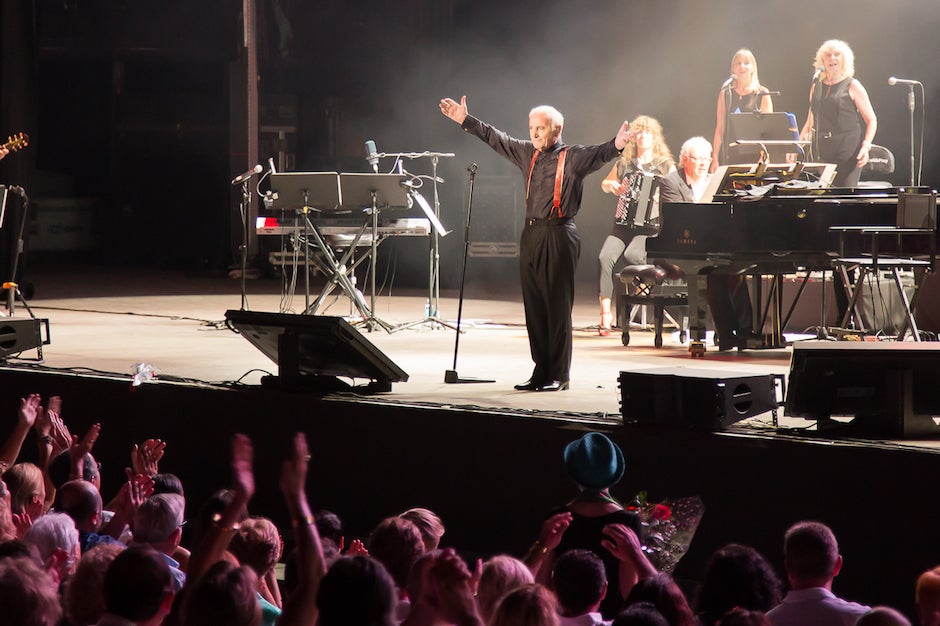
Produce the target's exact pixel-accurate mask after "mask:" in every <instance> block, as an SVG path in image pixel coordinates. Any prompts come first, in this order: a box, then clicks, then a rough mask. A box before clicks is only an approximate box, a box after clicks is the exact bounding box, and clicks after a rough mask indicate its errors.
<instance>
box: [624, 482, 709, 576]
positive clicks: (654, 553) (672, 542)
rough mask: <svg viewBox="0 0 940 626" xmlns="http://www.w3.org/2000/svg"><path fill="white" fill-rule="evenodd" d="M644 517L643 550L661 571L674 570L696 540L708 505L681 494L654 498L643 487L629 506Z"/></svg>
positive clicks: (630, 509)
mask: <svg viewBox="0 0 940 626" xmlns="http://www.w3.org/2000/svg"><path fill="white" fill-rule="evenodd" d="M627 510H628V511H633V512H634V513H636V514H637V515H638V516H639V517H640V522H641V523H642V524H643V536H642V537H641V538H640V540H641V541H642V542H643V552H644V553H645V554H646V556H647V558H648V559H649V560H650V562H651V563H652V564H653V565H654V566H655V567H656V569H658V570H659V571H661V572H667V573H669V574H671V573H672V572H673V570H674V569H675V568H676V564H677V563H678V562H679V559H681V558H682V555H684V554H685V553H686V552H687V551H688V549H689V544H691V543H692V537H693V536H694V535H695V531H696V529H697V528H698V524H699V522H700V521H701V520H702V515H703V514H704V512H705V506H704V505H703V504H702V500H701V498H699V497H698V496H693V497H690V498H678V499H674V500H663V501H662V502H659V503H653V502H650V501H649V500H648V499H647V497H646V492H645V491H641V492H640V493H638V494H637V495H636V497H635V498H634V499H633V503H632V504H631V505H630V506H628V507H627Z"/></svg>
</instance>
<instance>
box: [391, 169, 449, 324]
mask: <svg viewBox="0 0 940 626" xmlns="http://www.w3.org/2000/svg"><path fill="white" fill-rule="evenodd" d="M375 156H376V157H377V158H387V157H395V158H397V159H420V158H424V157H430V159H431V181H432V183H433V184H434V215H435V216H436V217H437V219H438V220H440V218H441V201H440V196H439V193H438V186H437V184H438V181H440V178H438V176H437V166H438V163H439V162H440V159H441V157H453V156H455V154H454V153H453V152H430V151H427V150H425V151H424V152H379V153H376V155H375ZM432 231H433V232H431V234H430V241H429V244H428V246H429V247H428V306H427V311H425V317H424V319H422V320H421V321H420V322H411V323H408V324H404V325H401V326H399V327H397V328H396V330H401V329H404V328H411V327H414V326H418V325H421V324H428V325H430V327H431V328H432V329H438V328H453V329H454V330H457V328H455V327H454V326H452V325H451V324H448V323H447V322H445V321H444V320H443V319H441V318H440V316H439V315H438V307H439V305H440V298H441V276H440V273H441V253H440V235H438V233H437V231H436V230H434V229H433V228H432Z"/></svg>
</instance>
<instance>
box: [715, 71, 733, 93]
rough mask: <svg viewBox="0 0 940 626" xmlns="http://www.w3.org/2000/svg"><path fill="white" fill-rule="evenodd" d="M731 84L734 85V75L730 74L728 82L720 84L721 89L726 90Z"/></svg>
mask: <svg viewBox="0 0 940 626" xmlns="http://www.w3.org/2000/svg"><path fill="white" fill-rule="evenodd" d="M733 84H734V74H732V75H731V76H729V77H728V80H726V81H725V82H724V83H722V85H721V89H727V88H728V87H730V86H731V85H733ZM721 89H719V91H721Z"/></svg>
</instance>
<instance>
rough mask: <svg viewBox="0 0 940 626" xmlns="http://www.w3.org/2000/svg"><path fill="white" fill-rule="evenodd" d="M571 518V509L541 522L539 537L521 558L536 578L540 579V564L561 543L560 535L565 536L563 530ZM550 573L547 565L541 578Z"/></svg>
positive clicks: (569, 523)
mask: <svg viewBox="0 0 940 626" xmlns="http://www.w3.org/2000/svg"><path fill="white" fill-rule="evenodd" d="M571 519H572V516H571V511H562V512H561V513H556V514H555V515H552V516H551V517H549V518H548V519H546V520H545V521H544V522H542V530H541V532H539V538H538V539H536V540H535V543H533V544H532V547H531V548H529V552H528V554H526V556H525V558H524V559H523V562H524V563H525V564H526V565H528V566H529V570H530V571H531V572H532V575H533V576H535V577H536V580H539V579H540V577H539V572H540V571H542V566H543V564H544V563H545V561H546V560H551V559H549V553H552V552H553V551H554V550H555V548H557V547H558V545H559V544H560V543H561V539H562V537H564V536H565V531H566V530H568V526H570V525H571ZM550 574H551V567H548V568H546V570H545V572H544V575H543V577H542V579H544V576H547V575H550Z"/></svg>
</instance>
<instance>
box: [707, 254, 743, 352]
mask: <svg viewBox="0 0 940 626" xmlns="http://www.w3.org/2000/svg"><path fill="white" fill-rule="evenodd" d="M707 293H708V308H709V309H711V312H712V321H714V322H715V335H716V343H717V344H718V346H719V347H723V348H728V347H737V346H739V345H743V344H744V342H745V341H746V340H747V337H748V336H749V335H750V334H751V332H752V330H753V329H752V326H753V317H754V312H753V309H752V307H751V294H750V291H749V290H748V288H747V278H746V277H745V276H743V275H739V274H722V273H719V272H712V273H711V274H709V275H708V292H707Z"/></svg>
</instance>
